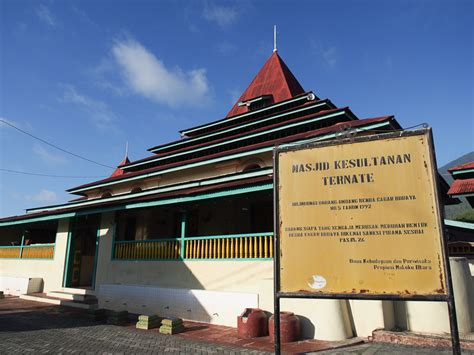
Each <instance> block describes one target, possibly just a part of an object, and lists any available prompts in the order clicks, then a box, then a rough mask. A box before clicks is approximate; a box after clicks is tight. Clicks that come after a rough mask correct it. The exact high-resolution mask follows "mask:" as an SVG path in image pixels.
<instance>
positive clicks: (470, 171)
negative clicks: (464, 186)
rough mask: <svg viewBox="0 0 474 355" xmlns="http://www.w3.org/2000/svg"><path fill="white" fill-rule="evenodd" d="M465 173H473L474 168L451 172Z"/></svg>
mask: <svg viewBox="0 0 474 355" xmlns="http://www.w3.org/2000/svg"><path fill="white" fill-rule="evenodd" d="M467 173H474V169H466V170H458V171H453V172H452V174H453V175H459V174H467Z"/></svg>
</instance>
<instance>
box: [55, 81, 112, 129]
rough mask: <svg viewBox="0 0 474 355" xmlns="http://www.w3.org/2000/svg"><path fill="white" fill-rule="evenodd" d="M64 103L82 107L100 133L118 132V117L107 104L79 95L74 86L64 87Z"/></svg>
mask: <svg viewBox="0 0 474 355" xmlns="http://www.w3.org/2000/svg"><path fill="white" fill-rule="evenodd" d="M61 101H63V102H69V103H73V104H76V105H78V106H80V107H81V108H82V109H83V110H85V111H86V112H87V113H89V115H90V118H91V119H92V122H93V123H94V125H95V126H96V128H97V129H99V130H100V131H105V132H110V131H116V130H117V128H116V127H115V120H116V118H117V117H116V115H115V114H114V113H113V112H112V111H111V110H110V109H109V107H108V105H107V104H106V103H105V102H102V101H99V100H94V99H91V98H90V97H88V96H86V95H83V94H81V93H79V92H78V91H77V90H76V88H75V87H74V86H72V85H64V93H63V97H62V98H61Z"/></svg>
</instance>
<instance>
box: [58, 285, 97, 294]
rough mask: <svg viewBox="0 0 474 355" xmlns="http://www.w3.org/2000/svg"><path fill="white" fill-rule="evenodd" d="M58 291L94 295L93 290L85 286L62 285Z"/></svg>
mask: <svg viewBox="0 0 474 355" xmlns="http://www.w3.org/2000/svg"><path fill="white" fill-rule="evenodd" d="M60 292H64V293H73V294H75V295H95V291H94V290H91V289H87V288H72V287H62V288H61V291H60Z"/></svg>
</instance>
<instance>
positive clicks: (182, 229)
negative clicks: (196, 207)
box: [179, 212, 188, 258]
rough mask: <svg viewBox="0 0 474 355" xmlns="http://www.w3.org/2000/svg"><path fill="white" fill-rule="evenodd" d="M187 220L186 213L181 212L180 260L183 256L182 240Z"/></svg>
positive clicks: (183, 246) (183, 245) (183, 244)
mask: <svg viewBox="0 0 474 355" xmlns="http://www.w3.org/2000/svg"><path fill="white" fill-rule="evenodd" d="M187 220H188V216H187V214H186V212H183V213H182V214H181V248H180V250H179V256H180V257H181V258H184V256H185V255H186V254H185V249H184V248H185V243H184V238H185V237H186V223H187Z"/></svg>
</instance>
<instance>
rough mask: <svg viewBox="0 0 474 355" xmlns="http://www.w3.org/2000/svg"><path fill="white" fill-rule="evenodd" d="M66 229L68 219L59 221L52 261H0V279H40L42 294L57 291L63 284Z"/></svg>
mask: <svg viewBox="0 0 474 355" xmlns="http://www.w3.org/2000/svg"><path fill="white" fill-rule="evenodd" d="M68 228H69V219H61V220H59V222H58V231H57V233H56V245H55V248H54V259H44V260H38V259H34V260H33V259H32V260H28V259H0V277H1V276H10V277H23V278H42V279H43V282H44V287H43V290H44V292H47V291H55V290H59V289H60V288H61V287H62V282H63V275H64V263H65V259H66V249H67V238H68Z"/></svg>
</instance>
